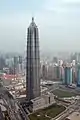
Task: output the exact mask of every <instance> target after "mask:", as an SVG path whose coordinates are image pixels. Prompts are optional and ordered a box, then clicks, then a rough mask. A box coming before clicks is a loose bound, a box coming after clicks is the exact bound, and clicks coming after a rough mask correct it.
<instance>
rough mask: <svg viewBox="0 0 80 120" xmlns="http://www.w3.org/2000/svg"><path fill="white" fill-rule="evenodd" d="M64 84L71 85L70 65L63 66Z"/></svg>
mask: <svg viewBox="0 0 80 120" xmlns="http://www.w3.org/2000/svg"><path fill="white" fill-rule="evenodd" d="M64 84H65V85H72V68H71V67H65V68H64Z"/></svg>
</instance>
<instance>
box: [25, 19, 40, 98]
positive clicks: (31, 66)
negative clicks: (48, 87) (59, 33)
mask: <svg viewBox="0 0 80 120" xmlns="http://www.w3.org/2000/svg"><path fill="white" fill-rule="evenodd" d="M26 70H27V71H26V73H27V74H26V91H27V99H28V100H31V99H34V98H36V97H39V96H40V55H39V34H38V27H37V26H36V24H35V22H34V18H32V22H31V24H30V26H29V28H28V31H27V63H26Z"/></svg>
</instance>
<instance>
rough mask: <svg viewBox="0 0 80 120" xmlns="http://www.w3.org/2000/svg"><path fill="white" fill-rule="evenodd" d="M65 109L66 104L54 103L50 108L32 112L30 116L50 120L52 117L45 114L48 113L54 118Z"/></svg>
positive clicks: (36, 119)
mask: <svg viewBox="0 0 80 120" xmlns="http://www.w3.org/2000/svg"><path fill="white" fill-rule="evenodd" d="M64 110H65V107H64V106H59V105H56V104H54V105H52V106H49V107H48V108H45V109H42V110H38V111H37V112H35V113H33V114H31V115H30V116H29V118H30V120H50V118H48V117H45V115H47V116H49V117H51V118H54V117H55V116H57V115H58V114H60V113H61V112H63V111H64ZM37 115H39V116H37Z"/></svg>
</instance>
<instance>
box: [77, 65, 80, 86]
mask: <svg viewBox="0 0 80 120" xmlns="http://www.w3.org/2000/svg"><path fill="white" fill-rule="evenodd" d="M77 86H78V87H80V65H78V67H77Z"/></svg>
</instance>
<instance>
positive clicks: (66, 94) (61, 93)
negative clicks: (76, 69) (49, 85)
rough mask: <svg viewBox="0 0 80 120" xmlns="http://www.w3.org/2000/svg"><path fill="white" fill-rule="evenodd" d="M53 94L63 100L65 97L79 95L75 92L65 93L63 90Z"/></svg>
mask: <svg viewBox="0 0 80 120" xmlns="http://www.w3.org/2000/svg"><path fill="white" fill-rule="evenodd" d="M53 94H54V95H56V96H58V97H60V98H63V97H72V96H76V95H77V94H76V93H74V92H70V91H63V90H60V89H57V90H54V91H53Z"/></svg>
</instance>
